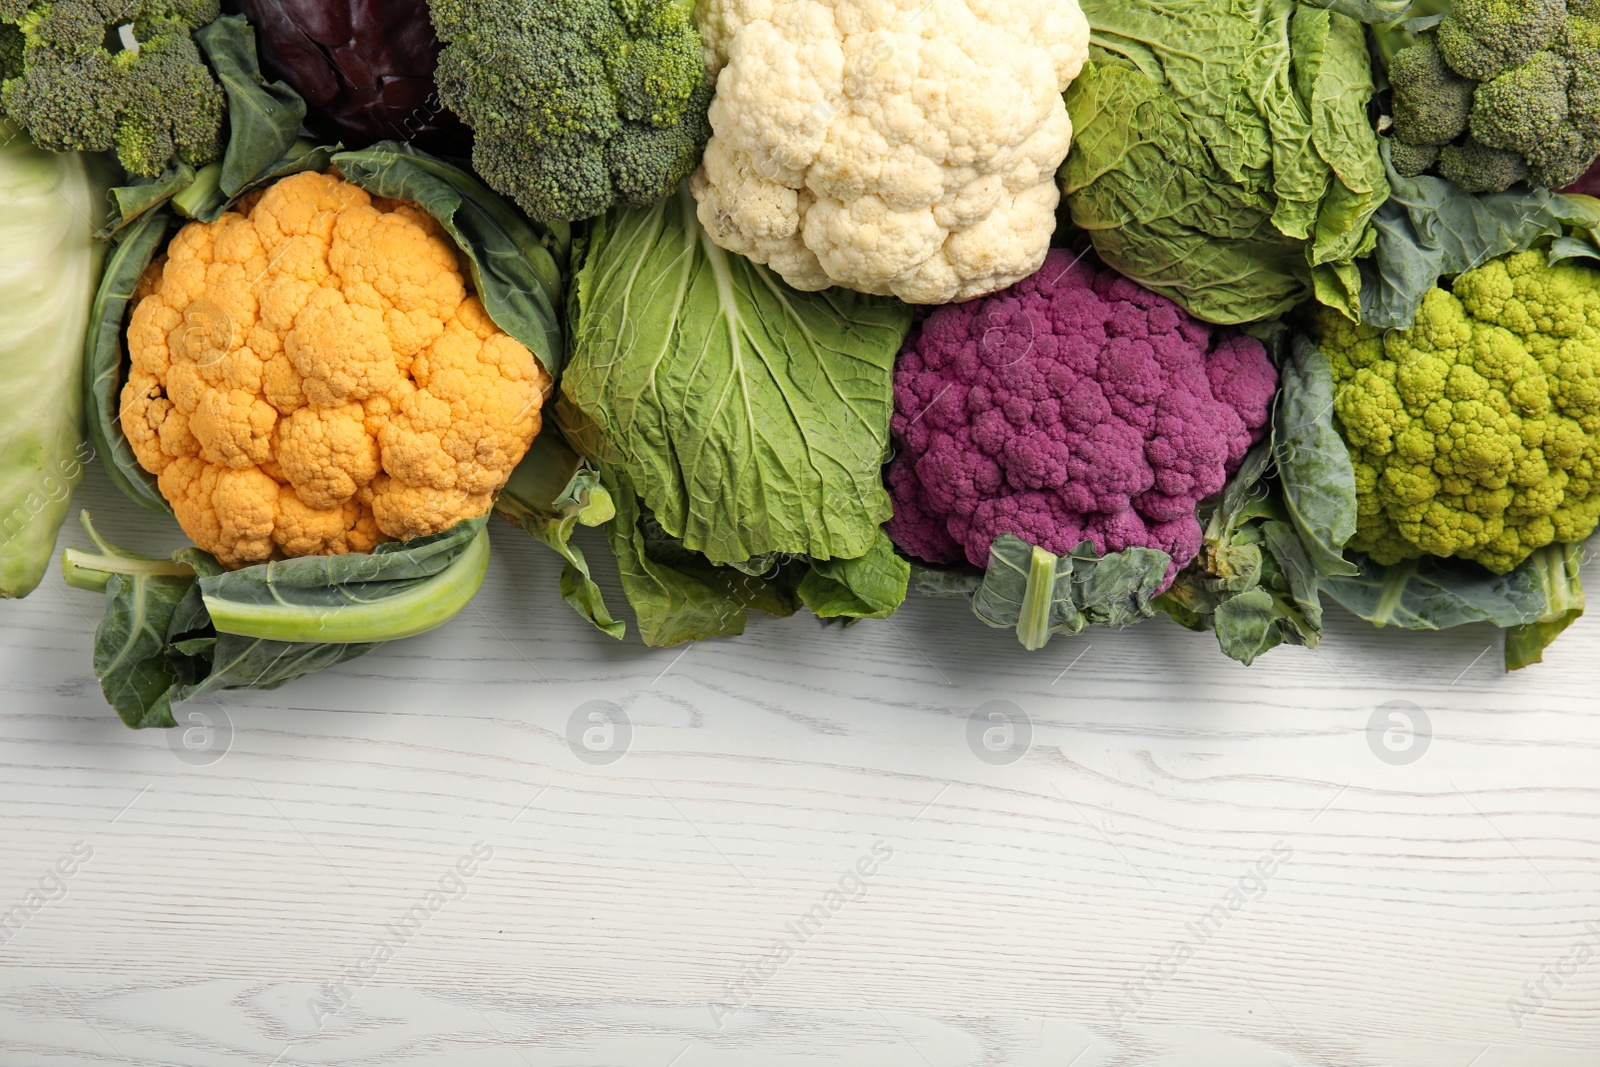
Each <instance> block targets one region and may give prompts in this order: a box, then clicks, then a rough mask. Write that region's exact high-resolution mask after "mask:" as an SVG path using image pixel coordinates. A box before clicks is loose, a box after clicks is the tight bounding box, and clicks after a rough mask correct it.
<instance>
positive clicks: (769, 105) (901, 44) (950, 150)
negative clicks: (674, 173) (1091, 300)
mask: <svg viewBox="0 0 1600 1067" xmlns="http://www.w3.org/2000/svg"><path fill="white" fill-rule="evenodd" d="M696 21H697V23H698V25H699V26H700V28H701V33H702V35H703V36H704V38H705V40H706V43H707V48H708V50H709V51H710V52H712V53H713V62H712V66H713V69H716V70H719V71H720V74H719V76H718V81H717V94H716V98H715V100H714V101H713V102H712V105H711V116H710V117H711V126H712V130H713V131H714V132H713V135H712V138H711V143H710V144H709V145H708V146H707V149H706V154H705V160H704V162H703V164H702V166H701V168H700V169H699V170H698V171H697V172H696V173H695V175H694V177H693V178H692V180H691V188H692V189H693V191H694V195H695V198H696V200H698V201H699V205H700V208H699V216H700V221H701V223H702V224H703V225H704V226H705V228H706V229H707V231H709V232H710V234H711V236H712V239H713V240H715V241H716V242H717V243H718V244H719V245H721V246H722V247H724V248H727V249H730V250H732V251H734V252H738V253H740V254H741V255H744V256H748V257H749V258H750V259H753V260H755V261H756V262H758V263H765V264H767V265H769V266H770V267H772V269H773V270H775V271H777V272H778V273H779V274H780V275H782V276H783V278H784V280H785V281H787V282H788V283H789V284H790V285H793V286H794V287H795V288H797V289H803V290H818V289H826V288H828V287H829V286H834V285H842V286H846V287H848V288H851V289H857V290H860V291H861V292H866V293H877V294H880V295H886V294H891V293H892V294H893V295H895V296H898V297H900V298H901V299H903V300H906V301H909V302H911V303H918V304H942V303H949V302H952V301H957V300H966V299H970V298H972V297H975V296H981V295H983V294H985V293H991V292H995V291H997V290H1000V289H1004V288H1006V287H1007V286H1009V285H1011V284H1013V283H1014V282H1017V281H1020V280H1021V279H1023V278H1026V277H1027V276H1028V275H1030V274H1032V273H1033V272H1034V271H1036V270H1038V269H1039V265H1040V264H1041V263H1043V262H1044V257H1045V254H1046V252H1047V251H1048V250H1049V244H1050V237H1051V235H1052V233H1053V232H1054V230H1055V222H1056V218H1055V213H1056V208H1057V206H1058V205H1059V203H1060V191H1059V189H1058V188H1057V186H1056V182H1055V174H1056V171H1057V169H1058V168H1059V167H1060V166H1061V163H1062V161H1063V160H1064V159H1066V156H1067V149H1068V147H1069V146H1070V145H1071V143H1072V120H1071V119H1070V118H1069V117H1068V116H1067V109H1066V104H1065V103H1064V101H1063V100H1062V96H1061V94H1062V93H1063V92H1064V91H1065V90H1066V88H1067V86H1068V85H1070V84H1071V83H1072V80H1073V79H1074V78H1076V77H1077V76H1078V73H1079V71H1080V70H1082V68H1083V64H1084V62H1085V61H1086V60H1087V58H1088V46H1089V25H1088V22H1087V20H1086V19H1085V18H1084V16H1083V12H1082V11H1081V10H1080V9H1079V7H1078V4H1077V2H1076V0H832V2H828V3H824V2H822V0H700V3H699V5H698V8H697V11H696Z"/></svg>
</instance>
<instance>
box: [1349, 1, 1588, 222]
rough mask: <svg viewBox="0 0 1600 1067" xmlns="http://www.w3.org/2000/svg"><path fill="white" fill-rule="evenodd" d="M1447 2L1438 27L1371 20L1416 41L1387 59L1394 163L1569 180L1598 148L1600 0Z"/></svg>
mask: <svg viewBox="0 0 1600 1067" xmlns="http://www.w3.org/2000/svg"><path fill="white" fill-rule="evenodd" d="M1446 7H1447V13H1446V14H1444V16H1443V18H1442V20H1441V21H1439V23H1438V26H1437V29H1436V30H1429V29H1426V28H1425V27H1426V25H1427V24H1428V23H1427V21H1426V20H1424V21H1420V22H1410V23H1406V24H1405V26H1407V27H1410V29H1407V30H1404V32H1400V31H1396V30H1395V28H1394V27H1392V26H1391V27H1383V28H1380V31H1379V40H1380V45H1382V43H1383V42H1384V41H1385V40H1387V41H1390V42H1392V43H1398V42H1399V41H1400V40H1401V39H1406V38H1409V40H1410V41H1411V42H1412V43H1410V44H1408V45H1407V46H1406V47H1402V48H1398V49H1397V50H1395V51H1394V52H1393V54H1392V58H1391V59H1390V61H1389V81H1390V84H1391V86H1392V88H1393V110H1394V142H1395V152H1394V154H1393V159H1394V163H1395V167H1396V169H1397V170H1399V171H1400V173H1401V174H1403V175H1405V176H1407V177H1411V176H1414V175H1417V174H1421V173H1423V172H1424V171H1426V170H1429V169H1433V168H1435V167H1436V168H1437V170H1438V173H1439V174H1440V175H1442V176H1443V177H1445V178H1448V179H1449V180H1451V181H1453V182H1455V183H1456V184H1458V185H1460V186H1461V187H1462V188H1463V189H1465V190H1466V191H1468V192H1500V191H1502V190H1504V189H1505V188H1507V187H1508V186H1509V185H1511V184H1513V183H1514V182H1518V181H1522V180H1524V179H1527V180H1531V181H1533V182H1535V183H1537V184H1539V185H1545V186H1549V187H1551V188H1560V187H1562V186H1565V185H1568V184H1570V183H1572V182H1573V181H1575V180H1577V178H1578V177H1579V176H1581V175H1582V174H1583V173H1584V171H1586V170H1587V169H1588V168H1589V165H1590V164H1591V163H1593V162H1594V160H1595V158H1596V157H1597V156H1600V0H1449V2H1448V3H1447V5H1446ZM1412 30H1415V31H1416V32H1415V33H1412V32H1411V31H1412ZM1383 53H1384V50H1383V49H1382V48H1381V47H1380V54H1383ZM1464 113H1465V118H1466V121H1465V122H1463V121H1462V119H1463V115H1464ZM1436 149H1437V151H1435V150H1436Z"/></svg>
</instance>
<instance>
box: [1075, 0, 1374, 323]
mask: <svg viewBox="0 0 1600 1067" xmlns="http://www.w3.org/2000/svg"><path fill="white" fill-rule="evenodd" d="M1082 6H1083V9H1084V13H1085V14H1086V15H1087V16H1088V18H1089V23H1090V27H1091V31H1092V37H1091V41H1092V44H1093V48H1092V50H1091V56H1092V59H1093V63H1092V65H1091V67H1090V68H1088V69H1087V70H1086V71H1085V73H1084V74H1083V75H1082V76H1081V77H1080V78H1079V79H1078V80H1077V81H1075V82H1073V84H1072V86H1071V88H1070V89H1069V90H1068V92H1067V107H1068V110H1069V111H1070V112H1071V114H1072V118H1073V125H1074V127H1075V135H1074V140H1073V147H1072V152H1071V153H1070V154H1069V155H1068V157H1067V160H1066V162H1065V164H1064V165H1063V168H1062V171H1061V182H1062V188H1063V191H1064V192H1065V193H1066V196H1067V200H1068V205H1069V207H1070V209H1071V214H1072V220H1073V222H1074V223H1075V224H1076V225H1077V226H1079V227H1080V228H1082V229H1084V230H1086V231H1088V232H1089V234H1090V237H1091V239H1092V240H1093V241H1094V244H1095V248H1096V250H1097V251H1098V252H1099V253H1100V256H1101V258H1102V259H1104V260H1106V262H1107V263H1108V264H1110V265H1111V266H1113V267H1115V268H1116V269H1117V270H1118V271H1120V272H1121V273H1123V274H1126V275H1127V276H1129V277H1130V278H1133V279H1134V280H1135V281H1137V282H1139V283H1140V284H1141V285H1144V286H1146V287H1147V288H1150V289H1153V290H1155V291H1156V292H1159V293H1161V294H1163V295H1165V296H1168V297H1170V298H1172V299H1173V300H1176V301H1177V302H1178V303H1180V304H1182V305H1183V306H1184V307H1185V308H1187V309H1188V310H1189V311H1190V312H1192V313H1193V314H1195V315H1196V316H1198V317H1200V318H1203V319H1206V320H1208V321H1212V322H1223V323H1241V322H1250V321H1255V320H1259V319H1264V318H1270V317H1272V316H1275V315H1279V314H1282V313H1283V312H1285V311H1287V310H1289V309H1290V308H1292V307H1293V306H1295V305H1296V304H1298V303H1300V302H1301V301H1303V300H1304V299H1306V298H1307V297H1309V296H1313V295H1314V296H1315V297H1316V298H1317V299H1318V300H1321V301H1323V302H1325V303H1333V304H1335V305H1336V306H1339V307H1342V308H1344V309H1345V310H1346V312H1347V313H1349V314H1354V312H1355V308H1356V302H1357V297H1358V289H1359V273H1358V271H1357V270H1356V268H1355V266H1354V261H1355V260H1356V259H1357V258H1358V257H1360V256H1361V255H1364V254H1365V253H1366V252H1367V251H1368V250H1369V249H1370V248H1371V247H1372V240H1373V237H1372V232H1371V229H1370V226H1369V225H1368V220H1369V218H1370V216H1371V214H1372V212H1373V211H1375V210H1376V209H1377V207H1378V205H1379V204H1381V203H1382V202H1383V200H1384V199H1385V197H1386V196H1387V195H1388V187H1387V183H1386V182H1385V180H1384V173H1383V164H1382V161H1381V159H1380V158H1379V156H1378V145H1377V138H1376V135H1375V134H1374V133H1373V132H1372V130H1371V127H1370V125H1369V123H1368V121H1367V117H1366V101H1367V100H1368V98H1369V97H1370V96H1371V95H1372V91H1373V86H1372V79H1371V68H1370V64H1369V62H1368V58H1367V53H1366V46H1365V43H1364V39H1363V34H1362V29H1361V26H1360V25H1359V24H1358V23H1356V22H1355V21H1353V20H1351V19H1350V18H1348V17H1346V16H1345V15H1342V14H1334V13H1331V12H1329V11H1327V10H1323V9H1322V8H1317V7H1308V6H1304V5H1302V4H1299V3H1296V2H1295V0H1258V2H1257V3H1255V4H1253V5H1237V4H1236V5H1231V6H1230V5H1225V4H1217V3H1213V2H1210V0H1086V2H1085V3H1084V4H1083V5H1082ZM1197 40H1198V41H1204V42H1205V45H1206V46H1205V48H1203V49H1196V48H1193V47H1191V42H1193V41H1197Z"/></svg>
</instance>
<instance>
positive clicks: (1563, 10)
mask: <svg viewBox="0 0 1600 1067" xmlns="http://www.w3.org/2000/svg"><path fill="white" fill-rule="evenodd" d="M1566 19H1567V4H1566V0H1454V2H1453V3H1452V4H1451V7H1450V14H1448V15H1446V16H1445V18H1444V21H1443V22H1441V23H1440V24H1439V51H1440V53H1442V54H1443V56H1444V60H1445V62H1446V63H1449V64H1450V67H1451V69H1453V70H1454V71H1455V72H1456V73H1457V74H1460V75H1462V76H1463V77H1466V78H1471V79H1472V80H1473V81H1480V82H1482V81H1488V80H1489V79H1490V78H1493V77H1494V76H1495V75H1497V74H1499V73H1501V72H1502V71H1506V70H1509V69H1511V68H1512V67H1515V66H1517V65H1519V64H1521V63H1523V62H1525V61H1526V60H1527V59H1528V57H1530V56H1532V55H1533V54H1534V53H1535V52H1540V51H1543V50H1544V49H1546V48H1549V47H1550V45H1551V44H1552V43H1554V42H1555V41H1556V40H1558V39H1559V38H1560V37H1561V34H1562V32H1563V30H1564V28H1565V25H1566Z"/></svg>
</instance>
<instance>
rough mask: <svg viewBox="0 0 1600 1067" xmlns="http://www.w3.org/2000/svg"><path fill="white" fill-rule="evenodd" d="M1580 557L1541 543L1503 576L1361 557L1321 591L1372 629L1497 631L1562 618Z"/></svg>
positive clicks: (1573, 548) (1576, 550)
mask: <svg viewBox="0 0 1600 1067" xmlns="http://www.w3.org/2000/svg"><path fill="white" fill-rule="evenodd" d="M1581 553H1582V546H1580V545H1546V546H1545V547H1544V548H1541V549H1538V550H1536V551H1535V552H1534V554H1533V555H1531V556H1529V557H1528V559H1527V560H1526V561H1524V562H1523V564H1522V565H1521V566H1519V567H1517V568H1516V569H1515V570H1513V571H1511V572H1509V573H1507V574H1494V573H1492V572H1491V571H1489V570H1487V569H1485V568H1483V567H1481V566H1479V565H1477V564H1476V563H1472V562H1470V561H1466V560H1455V559H1439V558H1437V557H1435V556H1423V557H1421V558H1419V559H1413V560H1406V561H1405V562H1403V563H1396V564H1393V565H1391V566H1387V567H1385V566H1381V565H1379V564H1376V563H1373V562H1372V561H1371V560H1370V559H1367V558H1365V557H1361V558H1360V560H1359V562H1360V568H1361V569H1360V572H1359V573H1358V574H1355V575H1352V576H1350V577H1348V578H1329V577H1324V578H1323V579H1322V588H1323V591H1324V592H1325V593H1327V594H1328V595H1329V596H1331V597H1333V599H1334V600H1337V601H1338V602H1339V603H1340V604H1342V605H1343V606H1344V607H1345V608H1346V610H1348V611H1350V612H1351V613H1352V614H1354V615H1358V616H1360V617H1361V618H1363V619H1365V620H1367V621H1368V622H1370V623H1372V624H1373V625H1374V626H1399V627H1401V628H1402V629H1406V630H1446V629H1449V628H1451V627H1453V626H1465V625H1466V624H1467V623H1472V622H1488V623H1493V624H1494V625H1496V626H1499V627H1501V628H1502V629H1503V628H1505V627H1510V626H1525V625H1532V624H1535V623H1541V622H1548V621H1550V620H1552V619H1554V618H1558V617H1560V616H1561V615H1563V614H1565V612H1566V611H1567V610H1569V608H1570V605H1571V602H1572V601H1573V598H1574V595H1575V594H1574V589H1576V588H1577V586H1576V583H1577V581H1578V572H1577V561H1578V560H1579V559H1580V558H1581ZM1576 595H1577V596H1579V597H1581V593H1578V594H1576ZM1579 602H1580V603H1581V600H1580V601H1579Z"/></svg>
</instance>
